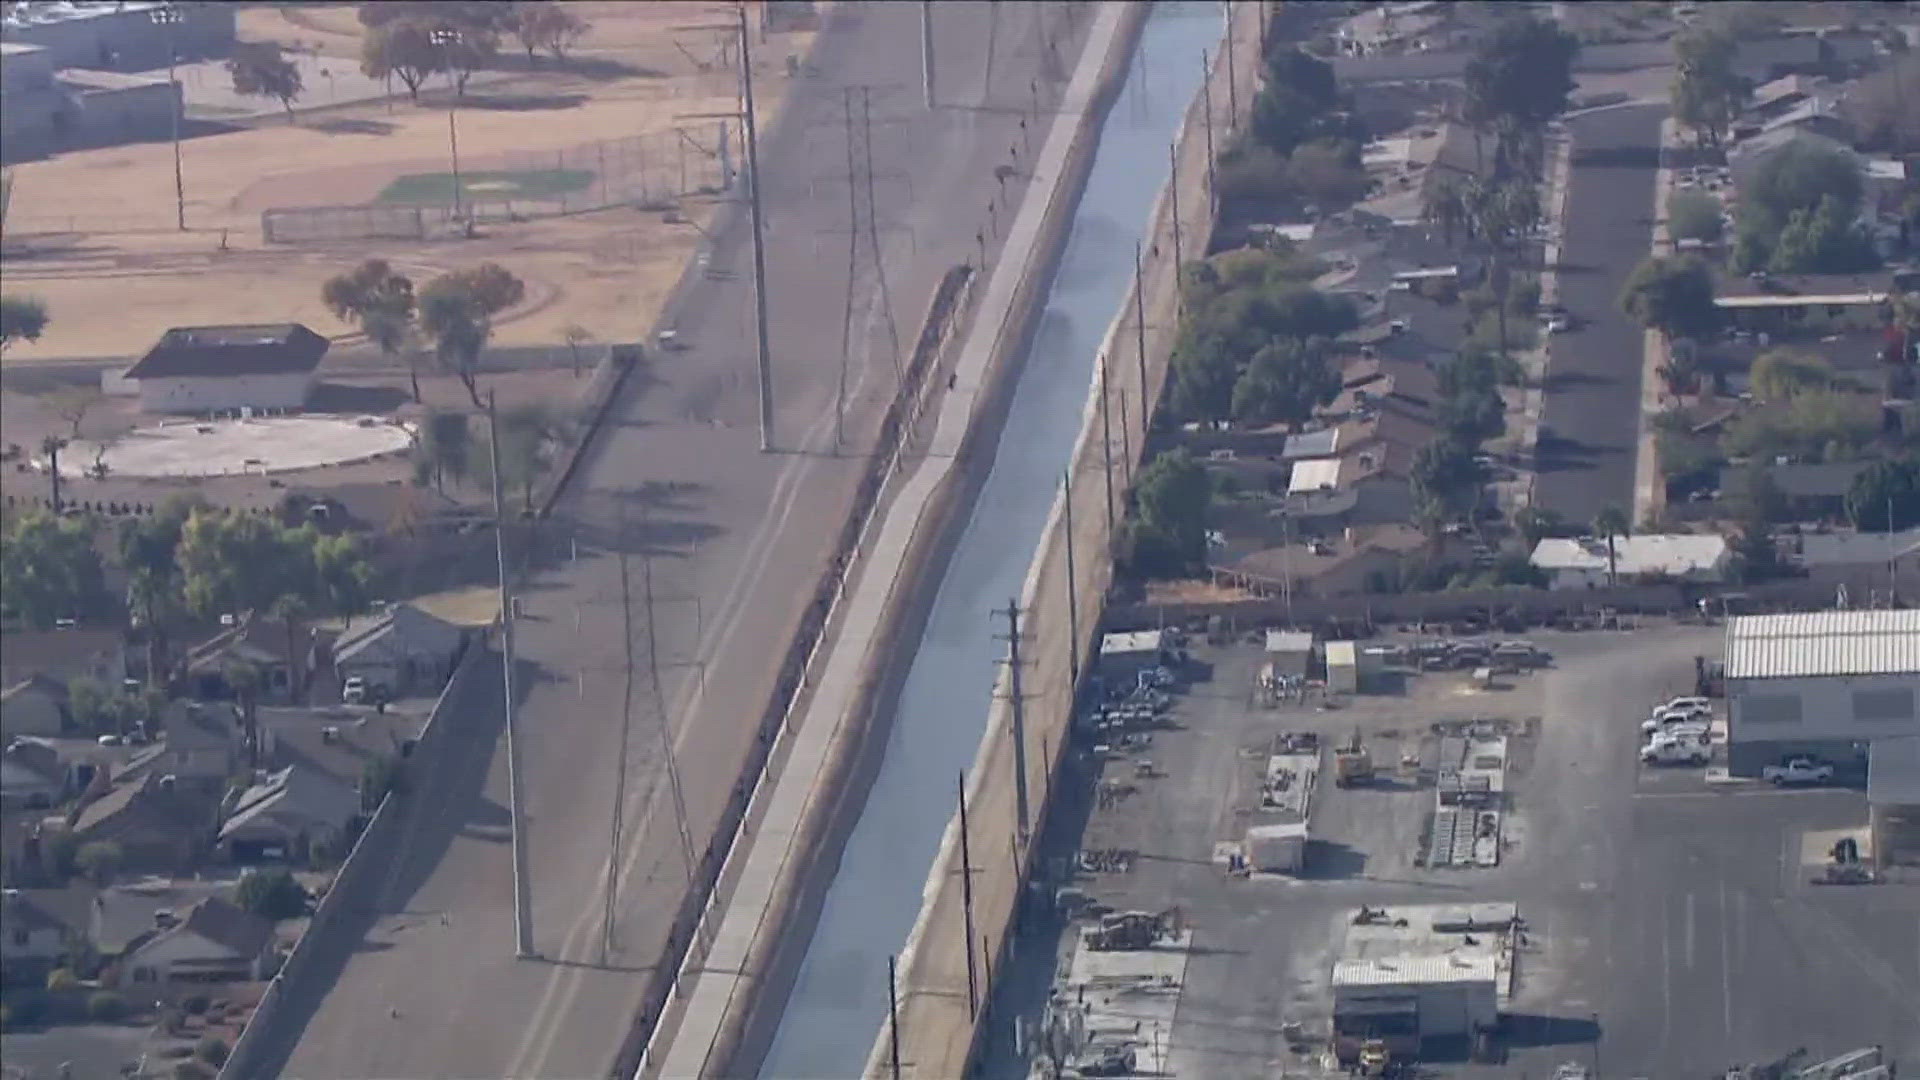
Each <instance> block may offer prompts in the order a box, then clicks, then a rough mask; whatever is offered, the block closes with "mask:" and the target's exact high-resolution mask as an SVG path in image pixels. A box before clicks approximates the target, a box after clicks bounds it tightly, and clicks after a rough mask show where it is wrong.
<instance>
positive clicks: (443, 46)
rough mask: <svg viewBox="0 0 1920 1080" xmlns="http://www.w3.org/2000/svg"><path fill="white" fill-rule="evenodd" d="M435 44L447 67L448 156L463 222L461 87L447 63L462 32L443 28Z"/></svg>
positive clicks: (455, 213) (456, 214)
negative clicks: (458, 130)
mask: <svg viewBox="0 0 1920 1080" xmlns="http://www.w3.org/2000/svg"><path fill="white" fill-rule="evenodd" d="M432 38H433V43H434V44H435V45H438V46H440V57H441V62H442V63H445V64H446V65H447V156H448V157H449V158H451V159H452V165H453V220H455V221H461V220H464V217H463V215H462V213H461V202H462V198H463V196H464V195H465V191H464V189H463V187H462V185H461V183H460V137H459V136H458V135H457V134H455V132H454V122H453V114H454V110H455V107H456V106H457V105H458V104H459V97H460V86H459V84H458V83H457V82H455V81H454V76H453V65H452V64H451V63H448V62H447V58H446V56H447V50H448V49H449V48H451V47H452V46H454V45H457V44H459V43H460V31H458V30H455V29H453V28H451V27H441V28H440V29H438V30H435V31H434V32H433V34H432Z"/></svg>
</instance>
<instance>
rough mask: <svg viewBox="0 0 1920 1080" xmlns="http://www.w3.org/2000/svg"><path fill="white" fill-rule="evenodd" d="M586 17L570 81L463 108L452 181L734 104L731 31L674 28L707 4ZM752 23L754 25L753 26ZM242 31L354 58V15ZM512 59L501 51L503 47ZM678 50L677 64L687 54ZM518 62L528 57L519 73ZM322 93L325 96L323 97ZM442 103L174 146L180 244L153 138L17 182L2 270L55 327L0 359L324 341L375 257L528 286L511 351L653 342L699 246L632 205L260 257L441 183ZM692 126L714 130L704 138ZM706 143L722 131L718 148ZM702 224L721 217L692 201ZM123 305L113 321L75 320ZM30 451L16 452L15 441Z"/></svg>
mask: <svg viewBox="0 0 1920 1080" xmlns="http://www.w3.org/2000/svg"><path fill="white" fill-rule="evenodd" d="M573 6H574V7H575V9H576V10H577V12H578V13H579V14H580V15H581V16H583V17H584V18H586V19H587V20H589V21H590V22H591V23H592V29H591V31H590V32H589V33H588V34H587V35H586V37H585V38H584V39H583V41H582V42H581V44H580V48H579V49H578V50H577V53H576V59H577V62H576V63H574V64H573V65H571V66H570V68H569V69H567V70H557V69H554V68H552V67H551V66H550V65H547V66H541V67H537V68H535V69H533V70H526V71H521V72H518V73H517V74H515V76H514V77H512V78H511V79H508V80H506V81H504V82H499V83H491V84H488V85H487V86H485V87H484V88H483V89H480V90H475V91H473V92H472V93H470V94H469V97H468V100H467V101H466V102H465V103H464V104H463V105H462V107H461V108H460V109H459V110H458V115H457V123H458V138H459V149H460V161H461V167H462V169H463V171H464V170H472V171H489V170H497V169H501V168H504V167H508V166H510V165H512V164H514V163H515V162H519V161H524V160H525V159H526V158H527V157H529V156H535V155H539V154H543V153H558V152H560V151H563V150H566V149H568V148H580V147H584V146H587V145H588V144H593V143H595V142H596V140H606V139H610V138H612V139H619V138H627V137H631V136H636V135H650V134H651V135H654V136H657V137H658V138H659V139H662V140H667V141H669V142H671V141H672V140H674V139H676V138H677V137H676V136H673V135H672V134H671V132H672V130H673V129H674V128H675V127H676V126H677V125H680V124H681V122H680V121H677V120H676V118H677V117H685V116H687V115H689V114H702V113H709V114H710V113H715V112H722V111H725V110H727V109H730V108H732V107H733V103H734V83H735V80H734V78H733V77H732V75H731V74H730V70H731V69H730V68H729V66H728V64H727V63H726V62H725V58H724V57H723V56H722V55H721V44H720V43H721V41H722V39H723V38H725V37H726V35H724V34H721V33H718V32H714V31H707V30H685V29H679V30H676V29H675V28H676V27H681V28H684V27H686V26H688V25H702V24H710V23H713V22H714V21H715V19H714V18H713V17H711V16H710V15H709V13H708V12H707V11H706V10H705V9H703V8H700V7H698V6H695V5H681V4H632V3H579V4H575V5H573ZM750 19H752V20H753V21H755V23H756V24H757V15H754V16H750ZM240 27H241V34H242V36H243V37H245V38H249V39H272V40H277V41H281V42H285V43H288V44H296V43H297V44H298V46H299V47H300V48H302V49H305V50H313V51H316V52H318V53H319V54H320V55H322V56H332V57H351V56H355V55H357V53H358V37H359V29H360V28H359V24H358V22H357V21H356V18H355V15H354V11H353V9H351V8H347V7H341V8H303V9H298V10H290V11H283V10H277V9H264V8H263V9H255V10H249V11H246V12H243V13H242V15H241V20H240ZM811 36H812V35H811V34H810V33H800V32H790V33H775V34H768V35H766V36H765V38H764V40H762V39H761V37H760V35H758V34H757V33H756V35H755V52H754V60H755V65H754V66H755V71H756V77H757V78H756V82H757V89H759V90H760V93H759V94H758V95H757V96H758V98H759V104H760V109H759V112H760V113H761V115H762V118H763V122H764V119H766V118H768V117H769V116H770V114H771V112H772V111H773V109H774V108H775V107H776V106H777V104H778V102H779V100H780V99H781V96H782V90H783V88H784V86H785V83H786V81H787V79H788V78H789V76H788V74H787V68H786V63H787V57H788V56H789V55H791V54H795V53H801V52H804V50H805V49H806V48H807V47H808V45H809V44H810V39H811ZM514 48H515V43H514V42H512V41H511V40H509V41H507V42H504V43H503V53H509V52H511V50H513V49H514ZM683 50H684V51H683ZM523 62H524V57H519V56H516V57H515V63H516V64H523ZM313 96H314V97H315V98H316V99H323V97H324V95H323V94H314V95H313ZM447 115H448V114H447V112H446V110H445V100H444V98H440V97H434V96H431V95H429V97H428V98H427V99H425V100H423V102H422V103H421V104H413V103H411V102H409V101H408V100H407V99H406V98H405V96H404V95H403V96H401V97H399V98H398V99H394V100H389V101H376V102H364V103H360V104H349V105H342V106H340V107H337V108H327V109H315V110H310V111H304V112H301V113H300V114H299V116H298V118H297V121H296V123H294V124H292V125H289V124H287V123H286V122H285V121H284V120H270V119H263V120H261V121H259V122H257V123H255V124H254V125H253V126H249V127H244V128H240V129H238V130H230V131H226V132H223V133H220V134H212V135H206V136H204V137H195V138H190V139H188V140H187V141H186V142H185V143H184V144H183V145H182V159H183V171H184V178H185V184H184V186H185V191H186V218H187V224H188V231H187V232H185V233H181V232H178V231H176V230H175V229H174V228H173V217H174V207H173V205H172V203H173V199H172V188H173V176H172V168H173V166H172V154H171V150H170V148H169V146H168V144H167V143H165V142H155V143H141V144H134V145H128V146H120V147H113V148H108V149H103V150H95V151H87V152H83V153H74V154H66V155H62V156H59V157H56V158H53V159H51V160H47V161H38V162H30V163H26V164H23V165H21V166H20V167H19V168H18V169H17V170H15V173H16V175H15V179H14V189H13V198H12V204H11V206H10V208H9V210H8V221H7V251H6V254H5V262H4V268H5V273H6V276H7V278H8V285H9V291H18V292H25V293H31V294H34V295H38V296H40V297H42V298H43V299H45V300H46V301H47V304H48V306H49V308H50V311H51V315H52V325H51V327H50V329H49V332H48V333H47V335H46V336H45V337H44V338H43V339H42V340H41V341H39V342H37V343H22V344H20V345H18V346H16V347H14V348H11V349H9V350H8V355H7V362H8V364H9V365H13V364H17V363H20V362H24V361H32V360H45V359H57V358H69V357H106V356H122V355H128V354H132V353H136V352H138V351H140V350H142V349H144V348H145V347H146V346H148V345H149V344H151V343H152V341H153V340H154V338H155V337H157V336H158V334H159V333H160V332H161V331H162V330H164V329H165V328H166V327H168V326H177V325H182V324H189V325H190V324H194V323H229V322H245V321H252V320H259V321H269V320H272V321H278V320H286V319H293V320H298V321H302V322H305V323H307V324H308V325H310V326H312V327H313V328H314V329H316V330H319V331H321V332H322V333H329V334H340V335H345V334H347V332H348V330H349V328H348V327H346V326H343V325H342V324H341V323H339V322H338V321H336V320H334V319H333V318H332V317H331V316H330V315H328V314H327V313H326V312H325V310H324V309H323V308H322V307H321V305H320V303H319V300H318V294H319V289H320V285H321V282H322V281H323V280H324V279H325V278H326V277H327V276H328V275H330V274H332V273H334V272H336V271H337V270H338V269H340V268H342V267H346V266H350V265H352V264H354V263H356V262H358V261H359V260H361V259H364V258H367V257H370V256H381V257H384V258H387V259H389V260H391V261H393V262H395V263H397V264H400V265H401V266H403V267H404V268H405V269H406V271H407V272H410V273H412V274H414V275H416V276H427V275H431V274H433V273H435V272H438V271H442V270H445V269H450V268H454V267H460V266H467V265H471V264H474V263H478V262H481V261H485V260H494V261H498V262H500V263H502V264H503V265H506V266H507V267H508V268H509V269H511V270H513V271H514V272H515V273H517V274H519V275H520V276H521V277H522V278H523V279H525V280H526V282H527V284H528V290H527V292H528V296H527V300H526V302H525V303H524V304H523V305H521V307H520V308H518V309H517V310H514V311H510V312H508V313H506V314H505V315H503V316H502V317H501V319H500V320H498V325H497V330H496V333H495V341H496V342H497V343H499V344H502V345H509V346H511V345H529V344H554V343H557V342H558V341H559V339H560V338H561V334H562V328H563V327H565V326H567V325H569V324H573V323H577V324H579V325H581V326H583V327H585V328H587V329H588V330H590V331H591V332H592V333H594V334H595V335H596V336H597V337H600V338H601V339H603V340H623V339H625V340H632V339H635V338H637V337H639V336H641V335H642V334H643V333H644V331H645V328H646V327H647V326H648V324H649V323H650V322H651V320H652V317H653V313H654V312H655V311H657V310H658V307H659V305H660V303H661V302H662V300H663V299H664V297H665V294H666V292H667V290H668V289H669V288H671V286H672V284H673V281H674V280H675V278H676V277H677V275H678V273H679V270H680V267H681V266H683V265H684V263H685V261H686V259H687V257H688V256H689V254H690V253H691V251H692V250H693V248H694V246H695V244H696V243H697V242H698V240H699V233H698V231H697V230H696V229H695V228H693V227H690V226H687V225H668V224H665V223H664V222H662V220H661V216H660V214H658V213H656V212H645V211H640V210H637V209H632V208H623V209H615V210H604V211H597V212H593V213H585V214H579V215H575V216H572V217H566V218H552V219H546V220H536V221H528V222H518V223H511V224H501V225H489V226H486V227H485V229H484V230H483V235H481V236H480V237H478V238H477V239H474V240H470V241H464V242H461V241H445V242H422V241H381V240H363V241H336V242H330V243H327V244H324V245H320V244H299V245H294V244H277V245H269V244H267V243H265V241H264V240H263V239H262V237H261V226H260V212H261V211H262V210H263V209H266V208H268V207H272V206H303V205H332V206H338V205H345V204H357V203H361V202H365V201H369V200H371V199H373V198H374V197H375V196H376V195H378V194H379V192H380V191H381V190H382V189H383V188H385V187H386V186H387V185H388V184H389V183H391V182H392V181H393V180H395V179H396V178H398V177H401V176H407V175H413V174H421V173H434V172H440V171H443V170H444V169H445V168H446V167H447V157H446V150H447V123H448V121H447ZM694 123H697V124H698V125H700V130H701V131H703V132H704V131H706V129H707V128H708V127H709V126H711V127H713V128H717V126H718V122H717V121H711V120H702V121H697V122H694ZM705 137H706V138H707V141H708V142H713V141H715V140H714V136H713V135H711V134H708V135H706V136H705ZM683 209H684V211H685V212H686V213H687V216H689V217H692V218H695V219H696V220H704V218H705V216H706V215H707V214H708V213H709V212H710V211H711V205H704V206H703V205H697V204H696V201H695V200H687V201H686V205H685V206H684V207H683ZM103 311H112V312H113V313H114V315H115V317H114V318H110V319H84V318H82V317H81V316H82V315H83V314H84V313H88V312H103ZM16 441H17V440H16Z"/></svg>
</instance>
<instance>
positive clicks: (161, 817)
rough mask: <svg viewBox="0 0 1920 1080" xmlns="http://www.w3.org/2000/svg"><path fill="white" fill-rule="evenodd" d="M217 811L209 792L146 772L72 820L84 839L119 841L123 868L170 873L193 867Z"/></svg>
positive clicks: (209, 835)
mask: <svg viewBox="0 0 1920 1080" xmlns="http://www.w3.org/2000/svg"><path fill="white" fill-rule="evenodd" d="M217 812H218V804H217V802H216V801H215V800H214V799H213V798H212V797H210V796H208V795H206V794H205V793H203V792H200V791H197V790H195V789H193V788H192V787H189V786H186V785H182V784H180V783H178V782H177V781H175V780H174V779H173V778H172V777H171V776H165V775H159V774H155V773H147V774H146V775H144V776H141V777H140V778H138V779H136V780H133V781H130V782H127V783H123V784H120V785H118V786H116V787H115V788H113V789H112V790H110V791H108V792H107V793H106V794H105V795H102V796H100V797H99V798H98V799H95V800H93V801H92V802H90V803H88V804H86V805H85V806H84V807H81V808H80V809H79V810H78V811H77V812H76V813H75V814H74V815H73V817H72V819H71V821H72V831H73V835H74V839H75V840H76V841H78V842H79V843H80V844H82V845H85V844H90V843H94V842H96V841H101V842H112V843H113V844H115V845H117V846H118V847H119V848H120V855H121V868H122V870H124V871H128V872H135V873H142V872H144V873H161V874H165V873H177V872H181V871H184V870H187V869H189V868H191V867H192V866H193V864H194V862H195V860H197V859H198V858H199V857H200V855H201V854H202V853H203V852H204V851H205V850H206V847H207V842H208V841H209V840H211V839H212V835H213V827H214V823H215V820H216V814H217Z"/></svg>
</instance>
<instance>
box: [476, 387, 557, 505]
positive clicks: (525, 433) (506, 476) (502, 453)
mask: <svg viewBox="0 0 1920 1080" xmlns="http://www.w3.org/2000/svg"><path fill="white" fill-rule="evenodd" d="M498 427H499V429H500V445H499V448H498V453H497V454H495V453H494V452H493V449H492V448H491V447H490V448H489V451H488V453H487V455H486V458H485V464H486V467H487V468H489V469H490V468H492V467H493V462H494V461H495V460H498V462H499V469H500V486H501V488H502V489H504V490H512V489H513V488H516V487H517V488H519V489H520V495H521V506H522V508H523V509H524V510H525V511H526V512H528V513H529V514H531V513H532V512H533V489H534V486H535V485H536V484H538V483H539V481H540V477H541V476H543V475H545V473H546V471H547V466H548V464H549V462H548V459H547V454H546V447H547V443H548V440H549V439H551V438H552V437H553V435H554V434H555V422H554V417H553V413H552V412H551V411H549V410H548V409H546V408H544V407H542V406H540V405H537V404H530V405H522V406H519V407H518V408H513V409H508V410H507V411H505V412H503V413H501V414H500V418H499V423H498ZM490 477H491V474H489V478H490Z"/></svg>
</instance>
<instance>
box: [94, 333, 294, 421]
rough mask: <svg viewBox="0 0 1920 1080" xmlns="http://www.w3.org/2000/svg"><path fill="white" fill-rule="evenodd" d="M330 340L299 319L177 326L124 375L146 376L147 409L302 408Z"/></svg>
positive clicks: (144, 398)
mask: <svg viewBox="0 0 1920 1080" xmlns="http://www.w3.org/2000/svg"><path fill="white" fill-rule="evenodd" d="M327 345H328V342H327V339H326V338H323V337H321V336H320V335H319V334H316V333H314V332H313V331H311V330H309V329H307V328H306V327H304V326H302V325H300V324H299V323H276V324H269V325H261V326H185V327H175V328H174V329H172V330H169V331H167V332H166V333H165V334H162V335H161V337H160V340H159V342H158V343H157V344H155V345H154V347H153V348H152V349H150V350H148V351H147V355H145V356H143V357H141V358H140V361H139V362H138V363H136V364H134V365H133V366H132V367H130V368H128V369H127V371H126V374H125V376H124V377H125V378H128V379H132V380H134V381H136V382H137V383H139V385H140V407H141V408H142V409H144V410H146V411H147V412H156V413H194V414H200V413H212V412H234V411H238V410H241V409H256V410H262V411H264V410H267V409H298V408H301V407H302V406H304V405H305V404H306V403H307V396H308V395H309V394H310V393H311V392H312V390H313V373H314V370H315V369H316V368H318V367H319V366H320V358H321V357H323V356H325V355H326V354H327Z"/></svg>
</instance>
